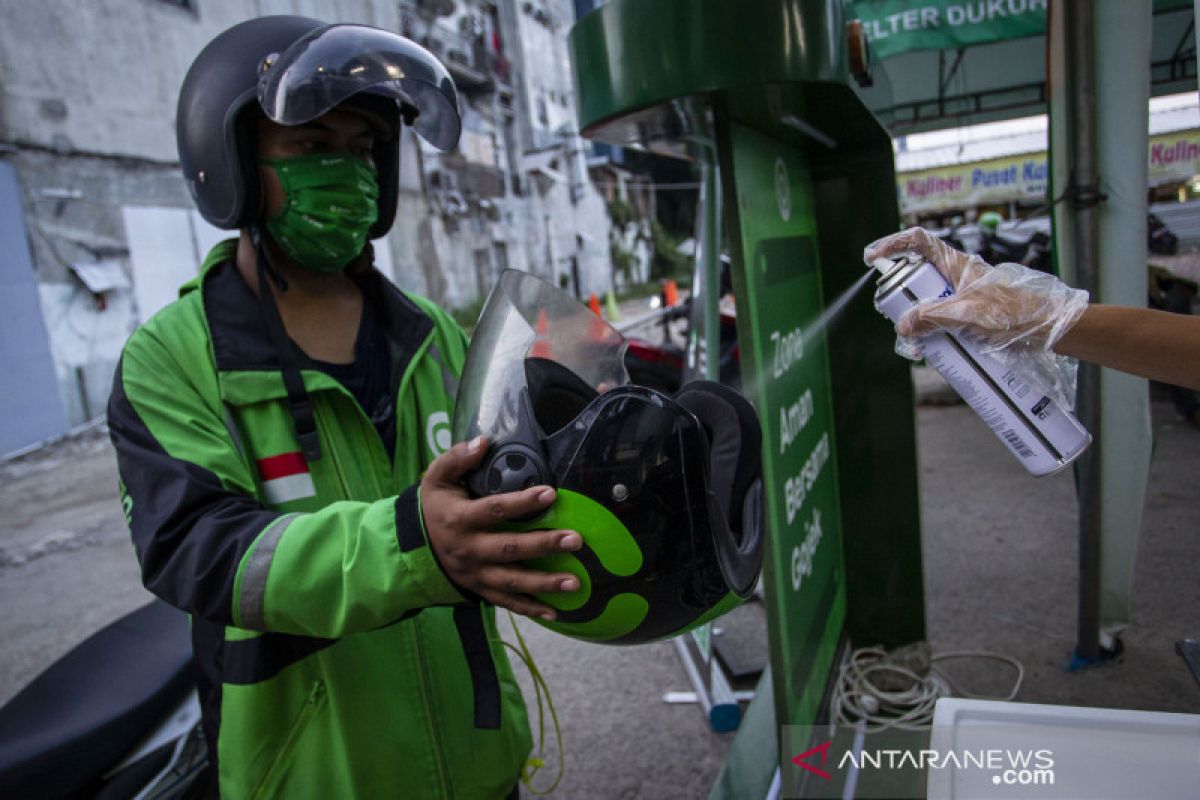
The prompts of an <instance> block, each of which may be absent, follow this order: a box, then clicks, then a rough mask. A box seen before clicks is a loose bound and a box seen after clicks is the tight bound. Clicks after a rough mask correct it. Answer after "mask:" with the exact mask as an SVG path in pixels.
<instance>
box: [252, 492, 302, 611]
mask: <svg viewBox="0 0 1200 800" xmlns="http://www.w3.org/2000/svg"><path fill="white" fill-rule="evenodd" d="M298 516H300V515H299V514H286V515H284V516H282V517H280V518H279V519H277V520H275V521H274V522H272V523H271V524H270V525H269V526H268V527H267V529H266V530H265V531H263V533H262V535H261V536H260V537H259V539H258V541H257V542H256V543H255V545H254V549H253V550H252V551H251V552H250V558H249V560H248V561H247V562H246V569H245V572H244V573H243V574H242V589H241V594H240V597H239V603H238V608H239V609H240V610H241V612H242V613H241V617H242V620H241V623H242V624H241V626H240V627H243V628H249V629H251V630H260V631H261V630H266V627H267V618H266V614H267V610H266V599H267V575H268V574H269V573H270V571H271V562H272V561H273V560H274V558H275V548H276V547H277V546H278V545H279V539H280V538H281V537H282V536H283V532H284V531H285V530H287V527H288V525H290V524H291V523H292V520H294V519H296V517H298Z"/></svg>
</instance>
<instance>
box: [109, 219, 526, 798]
mask: <svg viewBox="0 0 1200 800" xmlns="http://www.w3.org/2000/svg"><path fill="white" fill-rule="evenodd" d="M235 244H236V243H235V242H225V243H223V244H221V245H218V247H217V248H215V249H214V251H213V252H212V253H211V254H210V255H209V257H208V259H207V260H206V262H205V266H204V268H203V269H202V272H201V276H200V277H199V278H197V279H196V280H194V281H192V282H191V283H189V284H187V285H186V286H184V287H183V289H182V291H181V295H182V296H181V297H180V299H179V300H178V301H177V302H175V303H173V304H172V305H170V306H168V307H167V308H165V309H163V310H162V311H161V312H159V313H158V314H156V315H155V316H154V317H153V319H151V320H150V321H148V322H147V323H146V324H145V325H143V326H142V327H141V328H139V329H138V330H137V331H136V332H134V334H133V335H132V336H131V337H130V339H129V342H128V343H127V344H126V346H125V350H124V353H123V354H122V357H121V363H120V366H119V367H118V369H117V374H116V379H115V381H114V385H113V393H112V397H111V399H110V401H109V409H108V415H109V416H108V420H109V427H110V430H111V434H112V439H113V443H114V445H115V447H116V450H117V458H118V464H119V468H120V474H121V482H122V495H123V501H124V504H125V511H126V516H127V518H128V520H129V525H130V530H131V532H132V537H133V542H134V547H135V549H136V551H137V555H138V559H139V561H140V563H141V568H142V575H143V580H144V582H145V584H146V587H147V588H148V589H150V590H151V591H152V592H154V593H155V594H156V595H158V596H159V597H162V598H163V599H164V600H166V601H167V602H169V603H171V604H173V605H175V606H177V607H179V608H181V609H183V610H185V611H187V612H189V613H190V614H191V615H192V619H193V645H194V650H195V657H196V662H197V666H198V672H199V683H200V697H201V706H202V709H203V712H204V726H205V733H206V735H207V738H208V741H209V747H210V754H215V759H213V760H214V761H215V762H216V766H217V771H218V774H219V778H220V789H221V795H222V796H223V797H229V798H241V797H270V796H279V797H287V798H305V797H320V798H330V797H338V798H342V797H347V798H348V797H363V798H375V797H404V798H420V797H438V798H442V797H446V798H449V797H456V798H457V797H463V798H476V797H478V798H494V797H503V796H505V795H506V794H507V793H508V792H509V790H511V789H512V788H513V786H515V785H516V783H517V780H518V777H519V775H520V772H521V768H522V766H523V764H524V762H525V758H526V755H527V754H528V752H529V748H530V736H529V729H528V722H527V720H526V717H525V710H524V705H523V702H522V700H521V695H520V691H519V689H518V687H517V685H516V683H515V682H514V680H513V677H512V673H511V671H510V669H509V665H508V660H507V658H506V657H505V655H504V649H503V647H502V645H501V644H500V642H499V637H498V636H497V633H496V628H495V619H494V616H495V615H494V609H493V608H491V607H490V606H480V605H477V604H472V603H467V602H465V601H464V598H463V597H462V595H460V594H459V592H458V591H457V590H456V589H455V587H454V585H453V584H451V582H450V581H449V580H448V579H447V578H446V576H445V574H444V573H443V572H442V570H441V568H440V566H439V565H438V563H437V561H436V560H435V558H434V555H433V552H432V550H431V549H430V547H429V543H428V540H427V538H426V534H425V531H424V527H423V524H422V520H421V515H420V498H419V493H418V486H417V482H418V480H419V478H420V475H421V473H422V471H423V470H424V469H425V468H426V467H427V466H428V464H429V463H430V461H432V460H433V459H434V458H435V457H436V456H437V455H438V454H439V453H441V452H442V451H444V450H445V449H447V448H448V447H449V446H450V432H449V423H450V415H451V413H452V412H453V403H454V394H455V391H456V388H457V376H458V374H459V372H460V370H461V368H462V363H463V360H464V358H465V350H466V339H465V337H464V336H463V333H462V331H461V329H460V328H459V327H458V326H457V325H456V324H455V323H454V322H453V321H452V320H451V319H450V318H449V317H448V316H446V314H445V313H443V312H442V311H441V310H439V309H438V308H437V307H436V306H434V305H433V304H432V303H430V302H429V301H427V300H424V299H422V298H418V297H411V296H408V295H406V294H404V293H402V292H400V291H399V290H397V289H396V288H395V287H394V286H392V285H391V284H390V283H388V282H387V281H386V280H384V279H383V278H382V276H380V275H379V273H377V272H374V271H372V272H371V273H369V274H368V275H367V276H366V277H364V278H363V280H362V285H363V289H364V294H365V296H366V297H367V298H368V299H371V298H373V299H374V302H376V304H377V308H378V309H379V311H380V316H381V317H382V318H383V320H384V323H383V324H384V327H385V328H386V330H387V335H388V347H389V352H390V354H391V359H392V373H393V374H392V385H393V386H394V387H395V393H394V396H395V403H396V431H397V434H396V446H395V458H394V459H393V460H391V462H390V463H389V458H388V456H387V451H386V450H385V448H384V446H383V443H382V442H381V441H380V438H379V434H378V433H377V432H376V430H375V428H374V426H373V425H372V424H371V422H370V420H369V419H368V418H367V416H366V415H365V414H364V413H363V411H362V410H361V409H360V407H359V405H358V403H357V402H356V401H355V399H354V398H353V396H351V395H350V393H349V392H347V391H346V390H345V389H344V388H343V387H342V386H341V384H340V383H338V382H337V381H336V380H334V379H333V378H331V377H330V376H328V375H327V374H325V373H323V372H319V371H316V370H308V369H305V370H303V372H302V375H303V378H304V383H305V385H306V387H307V390H308V393H309V396H310V397H311V398H312V404H313V413H314V415H315V419H316V422H317V426H318V430H319V433H320V446H321V453H322V455H321V458H319V459H317V460H313V461H311V462H310V463H308V464H307V465H306V464H305V461H304V459H303V458H302V457H301V456H300V453H299V452H298V451H299V449H300V448H299V446H298V444H297V441H296V438H295V434H294V432H293V425H292V419H291V415H290V412H289V406H288V404H287V401H286V391H285V389H284V384H283V380H282V377H281V373H280V370H279V361H278V358H277V356H276V354H275V349H274V347H273V346H272V345H271V339H270V338H269V336H268V334H267V329H266V328H265V326H264V325H263V323H262V321H261V317H260V314H259V305H258V301H257V299H256V298H255V296H254V295H253V294H252V293H251V292H250V291H249V289H248V288H247V287H246V286H245V283H244V282H243V281H242V280H241V277H240V276H239V275H238V273H237V271H236V269H235V268H234V265H233V262H232V260H231V259H232V258H233V254H234V252H235V251H234V249H233V248H234V247H235ZM297 352H298V351H297ZM297 357H298V358H303V356H302V354H299V355H298V356H297Z"/></svg>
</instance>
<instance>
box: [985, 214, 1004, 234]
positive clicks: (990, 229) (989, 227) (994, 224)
mask: <svg viewBox="0 0 1200 800" xmlns="http://www.w3.org/2000/svg"><path fill="white" fill-rule="evenodd" d="M1003 221H1004V217H1002V216H1000V215H999V214H997V213H996V212H995V211H986V212H984V213H983V214H980V215H979V230H981V231H984V232H985V233H992V234H994V233H996V232H997V231H999V230H1000V223H1001V222H1003Z"/></svg>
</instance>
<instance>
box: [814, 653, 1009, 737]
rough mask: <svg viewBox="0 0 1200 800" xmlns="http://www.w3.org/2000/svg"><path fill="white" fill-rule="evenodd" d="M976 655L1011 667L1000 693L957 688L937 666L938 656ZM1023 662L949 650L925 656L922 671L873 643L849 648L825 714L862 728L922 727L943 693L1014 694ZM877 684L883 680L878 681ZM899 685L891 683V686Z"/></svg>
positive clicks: (1005, 698) (1004, 698) (929, 720)
mask: <svg viewBox="0 0 1200 800" xmlns="http://www.w3.org/2000/svg"><path fill="white" fill-rule="evenodd" d="M963 658H980V659H990V660H994V661H1000V662H1003V663H1005V664H1008V665H1009V666H1010V667H1012V668H1013V670H1014V671H1015V672H1016V679H1015V680H1014V682H1013V686H1012V689H1011V690H1010V691H1009V692H1008V694H1006V695H1004V696H991V695H980V694H973V693H971V692H967V691H965V690H963V689H962V688H961V687H960V686H959V685H958V684H956V683H955V682H954V681H953V680H952V679H951V678H950V677H949V675H947V674H946V673H945V671H944V670H940V669H938V667H937V666H936V663H937V662H939V661H950V660H954V659H963ZM1024 679H1025V668H1024V667H1023V666H1022V665H1021V662H1020V661H1018V660H1017V659H1015V658H1012V657H1011V656H1006V655H1002V654H999V653H990V652H987V651H984V650H955V651H949V652H945V653H940V654H937V655H933V656H932V657H930V658H929V662H928V666H927V671H925V674H918V672H917V671H916V670H913V669H911V668H910V667H909V666H906V665H905V664H904V663H901V662H900V661H899V660H897V659H895V658H894V654H889V653H888V652H887V651H885V650H883V649H882V648H878V647H863V648H860V649H858V650H855V651H854V652H853V653H852V654H851V655H850V657H849V659H847V661H846V663H845V664H843V665H842V668H841V671H840V674H839V675H838V681H837V686H836V687H835V689H834V691H833V696H832V698H831V699H830V707H831V708H830V710H831V712H832V714H831V716H832V717H833V720H834V722H835V723H837V724H839V725H850V726H862V727H863V728H864V730H865V732H866V733H878V732H879V731H884V730H888V729H889V728H896V729H899V730H925V729H927V728H929V727H930V726H931V725H932V724H933V711H934V706H935V705H936V704H937V701H938V700H940V699H941V698H943V697H951V696H958V697H966V698H971V699H975V700H1000V701H1008V700H1012V699H1014V698H1015V697H1016V696H1017V692H1018V691H1020V689H1021V683H1022V682H1023V681H1024ZM881 684H883V685H881ZM897 686H899V687H901V688H895V687H897Z"/></svg>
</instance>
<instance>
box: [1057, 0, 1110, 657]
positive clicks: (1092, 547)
mask: <svg viewBox="0 0 1200 800" xmlns="http://www.w3.org/2000/svg"><path fill="white" fill-rule="evenodd" d="M1092 3H1093V0H1067V2H1066V3H1065V6H1066V10H1067V15H1066V17H1067V18H1066V19H1065V20H1063V23H1064V24H1065V25H1066V26H1067V27H1066V41H1067V48H1068V54H1067V57H1068V59H1069V63H1070V71H1071V94H1072V98H1073V99H1072V103H1071V111H1072V117H1073V119H1072V122H1073V123H1074V125H1073V129H1074V130H1073V136H1072V139H1073V144H1074V152H1073V154H1072V163H1073V165H1074V176H1073V178H1074V180H1073V183H1072V187H1071V189H1072V191H1071V194H1070V204H1071V209H1072V212H1073V215H1074V217H1075V259H1076V262H1075V269H1076V272H1075V277H1076V281H1077V282H1078V285H1079V286H1080V287H1082V288H1084V289H1087V290H1088V291H1090V292H1091V293H1092V295H1093V296H1094V297H1096V296H1099V294H1100V281H1099V278H1100V274H1099V270H1098V265H1099V258H1098V256H1099V247H1098V233H1099V230H1098V225H1097V216H1098V213H1097V208H1096V206H1097V203H1098V202H1099V201H1098V196H1099V175H1098V172H1097V165H1096V126H1095V113H1096V97H1095V93H1096V86H1095V74H1096V73H1095V70H1096V66H1095V52H1094V51H1095V48H1094V43H1095V31H1094V28H1095V15H1094V13H1093V12H1094V9H1093V5H1092ZM1077 405H1078V413H1079V420H1080V422H1082V423H1083V425H1084V427H1085V428H1087V429H1088V430H1089V431H1091V433H1092V436H1093V441H1092V446H1091V447H1090V448H1088V450H1087V451H1085V452H1084V454H1083V455H1082V456H1081V457H1080V458H1079V460H1078V461H1076V462H1075V463H1076V479H1077V484H1078V499H1079V621H1078V631H1077V634H1076V636H1077V639H1076V643H1075V655H1076V656H1077V657H1078V658H1080V659H1083V660H1085V661H1094V660H1097V659H1099V657H1100V534H1101V510H1102V509H1101V504H1100V498H1101V488H1102V486H1103V475H1102V470H1101V461H1100V445H1101V442H1100V433H1101V430H1100V368H1099V367H1097V366H1095V365H1094V364H1087V363H1081V364H1080V365H1079V390H1078V395H1077Z"/></svg>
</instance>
